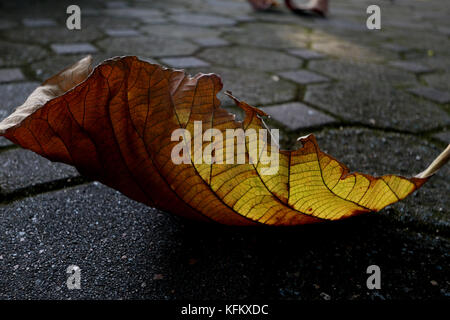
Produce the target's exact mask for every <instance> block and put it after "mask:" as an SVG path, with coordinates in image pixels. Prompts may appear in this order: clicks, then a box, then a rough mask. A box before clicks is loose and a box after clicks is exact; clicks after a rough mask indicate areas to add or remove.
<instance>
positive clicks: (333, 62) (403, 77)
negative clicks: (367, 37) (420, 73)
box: [308, 59, 417, 86]
mask: <svg viewBox="0 0 450 320" xmlns="http://www.w3.org/2000/svg"><path fill="white" fill-rule="evenodd" d="M308 69H310V70H312V71H317V72H320V73H321V74H324V75H326V76H329V77H332V78H335V79H339V80H342V81H361V80H364V81H367V82H373V83H378V82H382V83H389V84H391V85H392V86H396V85H402V86H406V85H417V79H416V76H415V75H414V74H412V73H409V72H405V71H403V70H400V69H396V68H392V67H390V66H386V65H383V64H375V63H367V62H363V61H355V60H337V59H326V60H317V61H311V62H309V64H308Z"/></svg>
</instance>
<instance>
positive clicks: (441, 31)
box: [437, 27, 450, 36]
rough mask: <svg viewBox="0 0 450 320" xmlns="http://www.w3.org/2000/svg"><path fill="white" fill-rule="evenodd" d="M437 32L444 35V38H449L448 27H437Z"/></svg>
mask: <svg viewBox="0 0 450 320" xmlns="http://www.w3.org/2000/svg"><path fill="white" fill-rule="evenodd" d="M437 29H438V32H440V33H442V34H444V35H446V36H450V27H438V28H437Z"/></svg>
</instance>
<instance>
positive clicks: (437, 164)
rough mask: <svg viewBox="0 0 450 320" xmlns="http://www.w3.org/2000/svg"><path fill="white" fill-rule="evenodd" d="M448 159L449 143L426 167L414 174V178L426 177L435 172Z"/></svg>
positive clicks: (449, 155) (449, 152)
mask: <svg viewBox="0 0 450 320" xmlns="http://www.w3.org/2000/svg"><path fill="white" fill-rule="evenodd" d="M448 160H450V144H449V145H448V146H447V148H445V150H444V151H442V153H441V154H440V155H439V156H438V157H437V158H436V159H434V161H433V162H432V163H431V164H430V165H429V166H428V168H426V169H425V170H424V171H422V172H421V173H419V174H418V175H416V178H422V179H425V178H428V177H431V176H432V175H433V174H435V173H436V172H437V171H438V170H439V169H440V168H441V167H442V166H443V165H445V164H446V163H447V162H448Z"/></svg>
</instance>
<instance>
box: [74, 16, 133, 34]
mask: <svg viewBox="0 0 450 320" xmlns="http://www.w3.org/2000/svg"><path fill="white" fill-rule="evenodd" d="M140 23H141V19H134V18H130V17H122V16H105V15H104V14H103V12H102V14H101V15H100V16H86V17H85V16H84V13H83V19H82V29H81V30H83V28H84V26H87V27H88V26H94V27H95V28H98V29H111V28H114V29H119V28H120V29H133V28H135V27H137V26H139V25H140Z"/></svg>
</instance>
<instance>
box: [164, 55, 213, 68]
mask: <svg viewBox="0 0 450 320" xmlns="http://www.w3.org/2000/svg"><path fill="white" fill-rule="evenodd" d="M160 60H161V62H162V63H164V64H166V65H169V66H170V67H173V68H196V67H206V66H209V63H208V62H206V61H203V60H201V59H198V58H196V57H178V58H163V59H160Z"/></svg>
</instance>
